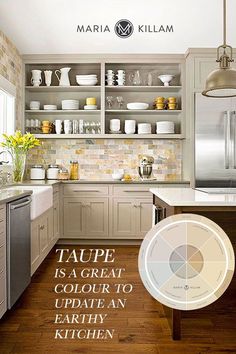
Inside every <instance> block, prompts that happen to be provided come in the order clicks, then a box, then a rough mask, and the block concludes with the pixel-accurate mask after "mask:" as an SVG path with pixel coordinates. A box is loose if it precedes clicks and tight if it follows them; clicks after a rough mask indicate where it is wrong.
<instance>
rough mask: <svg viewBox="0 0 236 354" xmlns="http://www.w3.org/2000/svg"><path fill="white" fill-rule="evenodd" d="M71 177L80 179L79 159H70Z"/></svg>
mask: <svg viewBox="0 0 236 354" xmlns="http://www.w3.org/2000/svg"><path fill="white" fill-rule="evenodd" d="M70 179H71V180H77V179H79V163H78V161H70Z"/></svg>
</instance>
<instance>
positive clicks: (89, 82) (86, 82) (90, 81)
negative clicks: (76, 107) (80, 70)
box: [76, 74, 98, 86]
mask: <svg viewBox="0 0 236 354" xmlns="http://www.w3.org/2000/svg"><path fill="white" fill-rule="evenodd" d="M76 82H77V84H78V85H80V86H95V85H96V84H97V82H98V78H97V74H91V75H76Z"/></svg>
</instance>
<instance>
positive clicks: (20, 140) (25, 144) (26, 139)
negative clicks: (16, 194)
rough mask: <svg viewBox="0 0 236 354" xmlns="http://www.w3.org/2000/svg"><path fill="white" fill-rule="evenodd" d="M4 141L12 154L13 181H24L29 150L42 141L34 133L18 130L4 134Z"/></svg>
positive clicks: (4, 144) (3, 144)
mask: <svg viewBox="0 0 236 354" xmlns="http://www.w3.org/2000/svg"><path fill="white" fill-rule="evenodd" d="M3 138H4V141H3V142H2V143H1V144H0V145H1V146H2V147H3V148H5V149H6V150H7V151H8V152H9V153H10V154H11V156H12V164H13V181H14V182H22V180H23V176H24V171H25V161H26V156H27V152H28V151H29V150H30V149H33V148H34V147H36V146H40V141H39V140H38V139H36V138H35V136H34V135H33V134H30V133H26V134H22V133H21V131H19V130H18V131H16V132H15V134H14V135H7V134H3Z"/></svg>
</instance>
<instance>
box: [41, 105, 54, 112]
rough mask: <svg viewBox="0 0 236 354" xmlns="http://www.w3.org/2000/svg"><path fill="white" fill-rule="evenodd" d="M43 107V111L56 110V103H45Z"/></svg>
mask: <svg viewBox="0 0 236 354" xmlns="http://www.w3.org/2000/svg"><path fill="white" fill-rule="evenodd" d="M43 109H44V110H45V111H54V110H57V105H56V104H45V105H44V106H43Z"/></svg>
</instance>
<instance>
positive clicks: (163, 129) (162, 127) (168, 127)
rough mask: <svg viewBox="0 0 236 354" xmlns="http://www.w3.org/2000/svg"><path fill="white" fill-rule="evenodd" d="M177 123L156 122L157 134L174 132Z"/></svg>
mask: <svg viewBox="0 0 236 354" xmlns="http://www.w3.org/2000/svg"><path fill="white" fill-rule="evenodd" d="M174 132H175V124H174V122H170V121H163V122H156V133H157V134H174Z"/></svg>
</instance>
